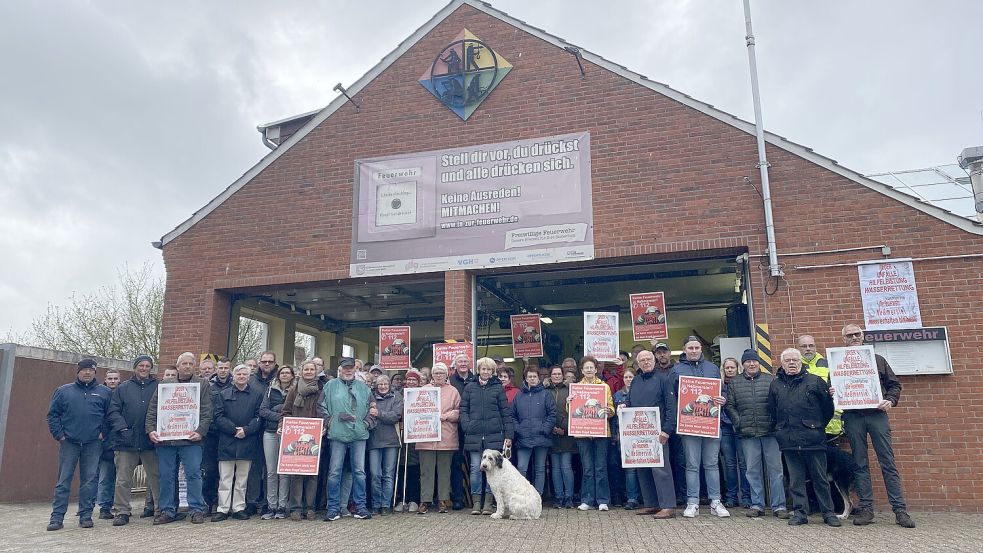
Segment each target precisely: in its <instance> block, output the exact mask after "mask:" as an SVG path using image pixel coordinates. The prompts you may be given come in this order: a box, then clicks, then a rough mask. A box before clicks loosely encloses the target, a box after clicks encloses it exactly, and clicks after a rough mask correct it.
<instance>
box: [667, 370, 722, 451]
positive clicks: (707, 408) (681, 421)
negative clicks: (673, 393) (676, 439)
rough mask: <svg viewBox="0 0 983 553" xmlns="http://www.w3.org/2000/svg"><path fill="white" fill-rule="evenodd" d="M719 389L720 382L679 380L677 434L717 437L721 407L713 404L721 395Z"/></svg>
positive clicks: (680, 378) (715, 380)
mask: <svg viewBox="0 0 983 553" xmlns="http://www.w3.org/2000/svg"><path fill="white" fill-rule="evenodd" d="M720 385H721V380H720V379H719V378H701V377H698V376H680V377H679V388H678V390H677V392H678V396H677V397H678V398H679V401H678V406H677V408H676V409H677V411H676V421H677V422H676V434H681V435H683V436H698V437H700V438H719V437H720V406H719V405H717V404H716V403H714V402H713V398H715V397H717V396H719V395H720Z"/></svg>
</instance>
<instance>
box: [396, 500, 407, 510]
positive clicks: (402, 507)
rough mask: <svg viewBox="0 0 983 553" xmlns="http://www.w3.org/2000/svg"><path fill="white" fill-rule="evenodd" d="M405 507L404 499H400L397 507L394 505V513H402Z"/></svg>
mask: <svg viewBox="0 0 983 553" xmlns="http://www.w3.org/2000/svg"><path fill="white" fill-rule="evenodd" d="M405 507H406V506H405V505H403V502H402V501H400V502H399V503H397V504H396V506H395V507H393V512H394V513H402V512H403V509H404V508H405Z"/></svg>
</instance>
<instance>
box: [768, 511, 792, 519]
mask: <svg viewBox="0 0 983 553" xmlns="http://www.w3.org/2000/svg"><path fill="white" fill-rule="evenodd" d="M771 514H773V515H775V518H780V519H782V520H788V517H789V514H788V509H775V510H774V511H772V512H771Z"/></svg>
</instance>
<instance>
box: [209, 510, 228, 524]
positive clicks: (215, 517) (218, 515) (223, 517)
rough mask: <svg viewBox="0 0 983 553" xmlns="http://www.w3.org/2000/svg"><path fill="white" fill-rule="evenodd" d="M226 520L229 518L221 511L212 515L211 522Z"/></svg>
mask: <svg viewBox="0 0 983 553" xmlns="http://www.w3.org/2000/svg"><path fill="white" fill-rule="evenodd" d="M228 518H229V513H223V512H222V511H217V512H216V513H215V514H214V515H212V522H222V521H223V520H227V519H228Z"/></svg>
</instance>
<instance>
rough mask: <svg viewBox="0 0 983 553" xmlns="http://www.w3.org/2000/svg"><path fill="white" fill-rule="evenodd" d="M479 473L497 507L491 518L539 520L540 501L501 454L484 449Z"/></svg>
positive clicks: (541, 500)
mask: <svg viewBox="0 0 983 553" xmlns="http://www.w3.org/2000/svg"><path fill="white" fill-rule="evenodd" d="M481 470H482V471H483V472H484V473H485V475H486V476H487V477H488V486H489V487H491V491H492V494H494V495H495V503H496V505H497V507H498V508H497V509H496V510H495V512H494V513H492V516H491V517H492V518H506V517H508V518H510V519H512V520H532V519H537V518H539V515H540V514H542V512H543V499H542V498H541V497H539V492H537V491H536V488H534V487H533V485H532V484H530V483H529V481H528V480H526V479H525V477H523V476H522V475H521V474H519V471H517V470H515V467H513V466H512V463H510V462H508V461H507V460H506V459H505V457H503V456H502V452H501V451H495V450H494V449H486V450H485V451H484V452H483V453H482V454H481Z"/></svg>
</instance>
